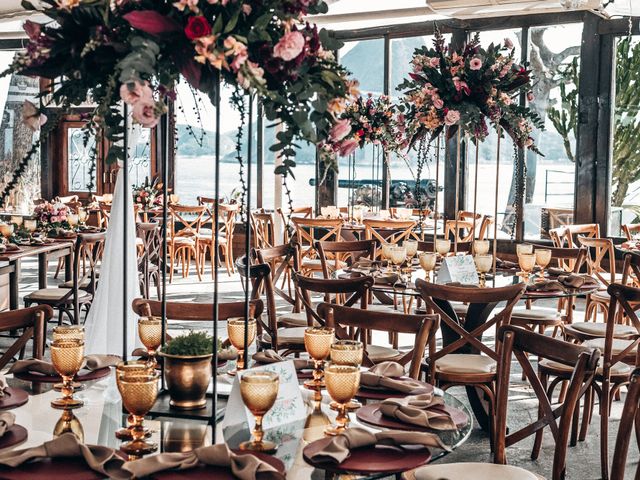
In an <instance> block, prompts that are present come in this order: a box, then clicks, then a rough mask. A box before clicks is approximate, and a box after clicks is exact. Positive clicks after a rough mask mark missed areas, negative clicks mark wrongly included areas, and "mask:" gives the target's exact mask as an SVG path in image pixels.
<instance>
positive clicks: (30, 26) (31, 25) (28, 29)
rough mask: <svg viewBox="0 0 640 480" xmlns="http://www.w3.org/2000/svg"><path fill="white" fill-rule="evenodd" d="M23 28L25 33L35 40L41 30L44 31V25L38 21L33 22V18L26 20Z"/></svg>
mask: <svg viewBox="0 0 640 480" xmlns="http://www.w3.org/2000/svg"><path fill="white" fill-rule="evenodd" d="M23 28H24V31H25V33H26V34H27V36H28V37H29V38H30V39H31V40H35V39H36V38H38V37H39V36H40V32H41V31H42V25H40V24H39V23H36V22H32V21H31V20H27V21H26V22H24V26H23Z"/></svg>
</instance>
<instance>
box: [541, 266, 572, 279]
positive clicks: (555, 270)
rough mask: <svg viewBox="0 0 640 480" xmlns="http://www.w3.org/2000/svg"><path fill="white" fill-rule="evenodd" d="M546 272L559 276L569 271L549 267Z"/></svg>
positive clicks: (551, 275) (552, 275)
mask: <svg viewBox="0 0 640 480" xmlns="http://www.w3.org/2000/svg"><path fill="white" fill-rule="evenodd" d="M546 272H547V275H549V276H550V277H559V276H560V275H567V274H568V273H569V272H567V271H566V270H565V269H564V268H559V267H549V268H547V270H546Z"/></svg>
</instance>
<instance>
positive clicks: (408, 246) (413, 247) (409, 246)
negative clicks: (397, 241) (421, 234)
mask: <svg viewBox="0 0 640 480" xmlns="http://www.w3.org/2000/svg"><path fill="white" fill-rule="evenodd" d="M402 246H403V247H404V248H405V250H406V253H407V261H408V263H409V265H411V263H412V262H413V257H415V256H416V253H418V241H417V240H405V241H404V242H402Z"/></svg>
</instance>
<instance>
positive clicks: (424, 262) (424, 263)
mask: <svg viewBox="0 0 640 480" xmlns="http://www.w3.org/2000/svg"><path fill="white" fill-rule="evenodd" d="M418 258H419V260H420V266H421V267H422V269H423V270H424V271H425V273H426V276H425V280H426V281H427V282H428V281H429V277H430V276H431V272H432V271H433V270H435V268H436V262H437V260H438V256H437V254H435V253H431V252H424V253H421V254H420V256H419V257H418Z"/></svg>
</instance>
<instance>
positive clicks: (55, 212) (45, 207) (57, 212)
mask: <svg viewBox="0 0 640 480" xmlns="http://www.w3.org/2000/svg"><path fill="white" fill-rule="evenodd" d="M70 213H71V212H70V211H69V207H67V206H66V205H65V204H64V203H50V202H43V203H41V204H39V205H36V207H35V208H34V210H33V216H34V217H35V219H36V221H37V222H38V228H39V229H40V230H41V231H45V232H48V231H51V230H57V229H65V228H69V222H68V221H67V217H68V216H69V214H70Z"/></svg>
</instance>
